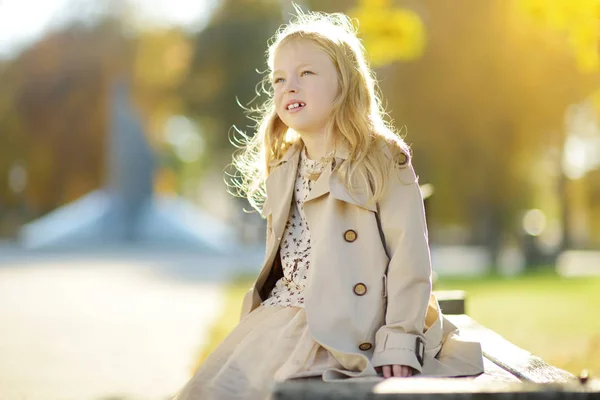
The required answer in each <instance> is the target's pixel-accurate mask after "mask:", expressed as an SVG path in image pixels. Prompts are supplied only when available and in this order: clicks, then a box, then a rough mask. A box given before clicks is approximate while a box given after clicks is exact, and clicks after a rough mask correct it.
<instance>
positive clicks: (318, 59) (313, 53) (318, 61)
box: [273, 39, 333, 73]
mask: <svg viewBox="0 0 600 400" xmlns="http://www.w3.org/2000/svg"><path fill="white" fill-rule="evenodd" d="M304 64H311V65H315V66H331V67H333V63H332V61H331V58H330V57H329V55H328V54H327V53H326V52H325V51H324V50H323V49H322V48H321V47H319V46H318V45H317V44H316V43H315V42H313V41H312V40H307V39H292V40H290V41H288V42H284V43H282V44H280V45H279V46H278V47H277V49H276V50H275V53H274V57H273V72H274V73H276V72H283V71H281V70H284V69H294V68H296V67H298V66H301V65H304Z"/></svg>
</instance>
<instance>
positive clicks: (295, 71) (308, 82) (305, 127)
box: [273, 39, 338, 135]
mask: <svg viewBox="0 0 600 400" xmlns="http://www.w3.org/2000/svg"><path fill="white" fill-rule="evenodd" d="M273 87H274V90H275V94H274V96H275V97H274V100H275V108H276V111H277V114H278V115H279V118H281V120H282V121H283V123H285V124H286V125H287V126H288V127H289V128H291V129H293V130H294V131H296V132H298V133H299V134H300V135H319V134H324V133H325V126H326V122H327V120H328V118H329V117H330V115H331V106H332V104H333V101H334V100H335V98H336V96H337V94H338V79H337V72H336V69H335V66H334V64H333V62H332V60H331V58H330V57H329V55H328V54H327V53H326V52H325V51H324V50H322V49H321V48H320V47H319V46H317V45H316V44H315V43H314V42H313V41H311V40H307V39H293V40H291V41H289V42H287V43H284V44H283V45H281V46H280V47H279V48H278V49H277V51H276V52H275V55H274V58H273Z"/></svg>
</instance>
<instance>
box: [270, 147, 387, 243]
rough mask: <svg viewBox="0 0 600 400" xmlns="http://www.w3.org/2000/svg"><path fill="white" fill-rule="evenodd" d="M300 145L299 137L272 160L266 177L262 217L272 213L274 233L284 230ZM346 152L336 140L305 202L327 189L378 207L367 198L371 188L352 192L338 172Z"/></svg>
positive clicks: (349, 200)
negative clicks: (280, 155)
mask: <svg viewBox="0 0 600 400" xmlns="http://www.w3.org/2000/svg"><path fill="white" fill-rule="evenodd" d="M303 147H304V144H303V142H302V141H301V140H300V141H298V142H296V143H295V144H293V145H292V146H290V148H289V149H288V150H287V151H286V153H285V154H284V155H283V157H282V158H281V159H280V160H277V161H275V162H274V163H273V164H272V165H273V166H272V167H271V173H270V174H269V176H268V177H267V180H266V189H267V199H266V200H265V203H264V205H263V209H262V214H263V216H265V217H266V216H267V215H268V214H273V230H274V232H276V233H283V228H284V227H285V223H286V222H287V216H288V215H289V211H290V206H291V202H292V196H293V193H294V182H295V181H296V174H297V172H298V162H299V160H300V151H302V149H303ZM349 154H350V152H349V150H348V148H347V147H346V146H345V145H340V144H338V145H337V146H336V149H335V153H334V157H333V160H332V162H331V163H330V164H328V166H326V167H325V169H324V171H323V172H322V173H321V175H320V176H319V178H318V179H317V181H316V182H315V184H314V185H313V188H312V190H311V192H310V194H309V196H308V197H307V198H306V200H305V203H309V202H311V201H312V200H315V199H318V198H320V197H321V196H324V195H326V194H328V193H329V194H331V195H332V196H333V197H335V198H336V199H338V200H341V201H344V202H346V203H349V204H354V205H357V206H359V207H362V208H364V209H367V210H371V211H376V210H377V207H376V205H375V204H372V202H368V199H369V198H370V197H371V196H370V195H371V192H370V188H366V190H365V191H362V192H358V191H357V192H358V193H356V194H355V195H354V196H352V195H351V194H350V191H349V190H348V189H347V188H346V185H345V184H344V182H343V180H342V179H341V177H340V176H339V174H338V173H337V171H338V170H337V168H336V167H337V166H339V165H340V164H341V163H342V162H344V161H345V160H347V159H348V157H349Z"/></svg>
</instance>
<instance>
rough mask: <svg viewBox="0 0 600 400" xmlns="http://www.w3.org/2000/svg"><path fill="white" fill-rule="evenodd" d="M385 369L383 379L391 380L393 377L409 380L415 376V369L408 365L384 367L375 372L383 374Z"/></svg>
mask: <svg viewBox="0 0 600 400" xmlns="http://www.w3.org/2000/svg"><path fill="white" fill-rule="evenodd" d="M382 369H383V377H384V378H391V377H392V376H395V377H401V378H407V377H409V376H412V375H413V369H412V368H411V367H409V366H408V365H383V366H381V367H375V371H377V372H381V370H382Z"/></svg>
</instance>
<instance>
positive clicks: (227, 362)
mask: <svg viewBox="0 0 600 400" xmlns="http://www.w3.org/2000/svg"><path fill="white" fill-rule="evenodd" d="M328 166H329V163H328V162H327V161H323V160H319V161H316V160H311V159H309V158H308V157H307V155H306V153H305V149H303V151H302V152H301V156H300V160H299V165H298V175H297V178H296V182H295V190H294V196H293V203H292V207H291V208H290V215H289V218H288V221H287V224H286V227H285V231H284V239H283V240H282V243H281V245H280V255H281V265H282V268H283V275H284V276H283V277H282V278H281V279H280V280H279V281H278V282H277V283H276V284H275V287H274V288H273V290H272V291H271V293H270V295H269V297H268V298H267V299H266V300H264V301H263V302H262V304H260V305H259V306H258V307H257V308H256V309H255V310H253V311H252V312H251V313H250V314H248V315H247V316H246V317H244V318H243V319H242V320H241V321H240V323H239V324H238V325H237V326H236V327H235V328H234V330H233V331H232V332H231V333H230V334H229V335H228V336H227V337H226V338H225V339H224V340H223V342H222V343H221V344H220V345H219V346H218V347H217V349H215V350H214V351H213V352H212V353H211V354H210V355H209V356H208V358H207V359H206V360H205V361H204V362H203V363H202V365H201V366H200V368H199V369H198V371H196V373H195V375H194V377H193V378H192V379H191V380H190V381H189V382H188V383H187V384H186V385H185V386H184V388H183V389H182V390H181V391H180V392H179V393H178V394H177V395H176V396H175V398H174V400H184V399H185V400H199V399H202V400H205V399H206V400H221V399H223V400H237V399H247V400H250V399H252V400H255V399H260V400H263V399H269V398H270V397H271V392H272V389H273V386H274V384H275V383H276V382H281V381H284V380H287V379H293V378H303V377H317V378H318V377H321V376H322V374H323V372H324V371H325V370H327V369H330V368H336V369H344V367H343V366H342V365H341V364H340V363H339V362H338V361H337V359H336V358H335V356H334V355H333V354H332V353H331V352H329V351H328V350H326V349H325V348H324V347H322V346H321V345H319V344H318V343H317V342H316V341H315V340H314V339H313V337H312V335H311V334H310V331H309V329H308V325H307V322H306V313H305V311H304V297H303V290H304V286H305V282H306V277H307V274H308V271H309V268H310V267H311V265H310V257H309V255H310V250H311V246H310V229H309V227H308V224H307V223H306V217H305V215H304V209H303V205H304V200H305V199H306V198H307V196H308V194H309V193H310V190H311V189H312V185H313V183H314V179H315V178H316V177H317V176H318V175H319V173H320V172H321V171H322V170H323V168H325V167H328ZM311 178H312V179H311ZM257 360H260V362H257Z"/></svg>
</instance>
